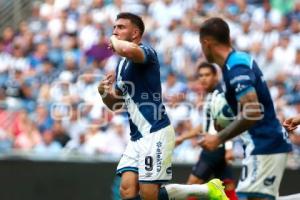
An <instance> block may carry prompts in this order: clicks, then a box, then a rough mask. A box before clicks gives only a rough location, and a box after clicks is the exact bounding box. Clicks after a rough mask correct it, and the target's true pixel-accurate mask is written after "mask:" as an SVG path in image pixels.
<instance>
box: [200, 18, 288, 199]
mask: <svg viewBox="0 0 300 200" xmlns="http://www.w3.org/2000/svg"><path fill="white" fill-rule="evenodd" d="M199 32H200V43H201V46H202V50H203V53H204V54H205V57H206V58H207V60H208V62H211V63H216V64H218V65H219V66H221V67H222V73H223V79H224V84H225V86H224V88H225V97H226V99H227V102H228V104H229V105H230V107H231V109H232V110H233V112H234V114H235V115H236V119H235V120H234V121H233V122H232V123H231V124H229V125H228V126H227V127H226V128H225V129H223V130H222V131H220V132H219V133H218V134H217V135H209V134H207V135H205V136H204V137H203V140H202V141H201V142H200V144H201V145H202V147H203V148H205V149H207V150H214V149H216V148H217V147H218V146H219V145H220V144H222V143H224V142H226V141H227V140H229V139H231V138H233V137H235V136H237V135H239V134H241V133H243V132H244V131H247V133H244V134H242V135H241V136H242V139H243V140H244V143H245V147H246V148H245V158H244V159H243V171H242V174H241V177H240V181H239V183H238V186H237V193H238V196H239V198H241V199H248V200H254V199H255V200H262V199H264V200H266V199H268V200H274V199H276V197H277V195H278V189H279V185H280V182H281V179H282V175H283V172H284V169H285V165H286V160H287V153H288V152H290V151H291V145H290V143H289V140H288V136H287V133H286V132H285V130H284V129H283V127H282V126H281V124H280V122H279V120H278V119H277V117H276V114H275V110H274V106H273V102H272V99H271V96H270V92H269V89H268V87H267V84H266V83H265V81H264V79H263V74H262V72H261V71H260V69H259V68H258V66H257V63H256V62H255V61H254V60H253V58H252V57H251V56H250V55H249V54H247V53H245V52H240V51H236V50H234V49H233V48H232V47H231V42H230V30H229V27H228V24H227V23H226V22H225V21H224V20H223V19H221V18H217V17H214V18H209V19H207V20H205V21H204V22H203V23H202V25H201V26H200V31H199Z"/></svg>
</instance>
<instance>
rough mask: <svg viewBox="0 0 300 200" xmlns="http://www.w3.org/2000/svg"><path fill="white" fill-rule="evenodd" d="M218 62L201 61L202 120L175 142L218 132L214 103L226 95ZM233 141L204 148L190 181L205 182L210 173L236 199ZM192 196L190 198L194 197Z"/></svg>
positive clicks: (199, 67) (199, 75) (198, 76)
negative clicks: (211, 147) (211, 149)
mask: <svg viewBox="0 0 300 200" xmlns="http://www.w3.org/2000/svg"><path fill="white" fill-rule="evenodd" d="M217 68H218V67H217V66H216V65H213V64H210V63H207V62H202V63H200V65H199V66H198V68H197V80H198V81H199V83H200V84H201V86H202V88H203V90H204V94H205V100H204V105H203V120H202V121H200V122H199V125H197V126H195V127H194V128H193V129H192V130H189V131H187V132H183V133H182V134H180V135H179V136H178V137H177V138H176V145H179V144H181V143H182V142H183V141H184V140H186V139H189V138H192V137H197V136H199V135H200V136H201V134H203V133H208V134H213V135H214V134H217V130H221V129H222V127H220V126H218V124H217V123H215V121H214V117H213V114H212V106H213V105H212V104H214V103H215V102H216V98H218V97H219V96H220V95H221V96H222V95H223V90H222V87H221V84H220V78H221V77H220V74H219V73H218V69H217ZM232 154H233V153H232V142H231V141H228V142H226V144H222V145H220V146H219V147H218V148H217V149H216V150H214V151H208V150H202V151H201V153H200V155H199V160H198V161H197V163H196V164H195V165H194V166H193V168H192V173H191V174H190V175H189V177H188V180H187V184H202V183H205V182H207V181H208V180H209V179H210V178H211V177H215V178H219V179H221V180H222V181H223V182H224V185H225V193H226V195H227V197H228V198H229V199H230V200H237V196H236V193H235V183H234V177H233V171H232V168H231V166H230V165H229V164H228V160H231V159H233V155H232ZM192 199H193V198H190V199H189V200H192Z"/></svg>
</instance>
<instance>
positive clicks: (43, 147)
mask: <svg viewBox="0 0 300 200" xmlns="http://www.w3.org/2000/svg"><path fill="white" fill-rule="evenodd" d="M61 149H62V146H61V144H60V143H59V142H57V141H55V140H54V137H53V133H52V132H51V131H46V132H45V133H44V134H43V141H42V142H41V143H40V144H38V145H36V146H35V148H34V151H35V152H36V153H40V154H44V155H45V154H46V155H47V154H57V153H59V152H60V150H61Z"/></svg>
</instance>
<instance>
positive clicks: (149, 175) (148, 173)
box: [145, 172, 153, 178]
mask: <svg viewBox="0 0 300 200" xmlns="http://www.w3.org/2000/svg"><path fill="white" fill-rule="evenodd" d="M152 175H153V173H152V172H146V174H145V177H147V178H149V177H151V176H152Z"/></svg>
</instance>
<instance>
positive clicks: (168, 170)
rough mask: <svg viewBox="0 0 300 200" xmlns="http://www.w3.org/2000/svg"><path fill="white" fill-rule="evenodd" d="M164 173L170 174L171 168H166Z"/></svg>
mask: <svg viewBox="0 0 300 200" xmlns="http://www.w3.org/2000/svg"><path fill="white" fill-rule="evenodd" d="M166 173H167V174H169V175H170V174H172V167H168V168H167V169H166Z"/></svg>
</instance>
